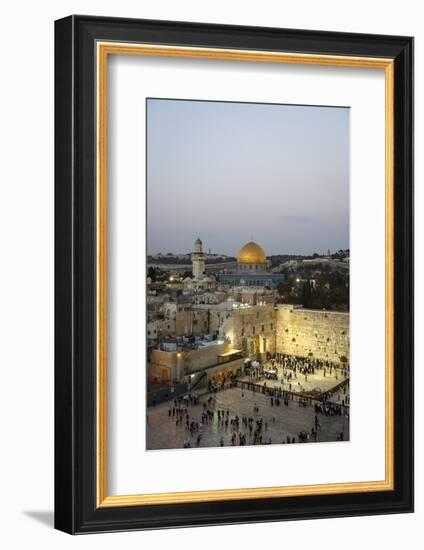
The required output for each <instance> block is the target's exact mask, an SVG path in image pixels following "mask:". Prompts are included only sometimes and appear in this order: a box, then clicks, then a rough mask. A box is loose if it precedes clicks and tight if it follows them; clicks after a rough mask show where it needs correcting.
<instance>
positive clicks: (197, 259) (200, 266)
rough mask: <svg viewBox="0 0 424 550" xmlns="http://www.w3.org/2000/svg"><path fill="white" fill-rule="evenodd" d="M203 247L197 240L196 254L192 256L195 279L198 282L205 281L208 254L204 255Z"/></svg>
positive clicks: (195, 244) (195, 245)
mask: <svg viewBox="0 0 424 550" xmlns="http://www.w3.org/2000/svg"><path fill="white" fill-rule="evenodd" d="M202 246H203V243H202V241H201V240H200V239H199V238H197V239H196V242H195V243H194V252H193V254H192V255H191V263H192V266H193V277H194V278H195V279H197V280H201V279H203V277H204V275H205V263H206V254H204V252H203V249H202Z"/></svg>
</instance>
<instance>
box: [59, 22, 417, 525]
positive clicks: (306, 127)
mask: <svg viewBox="0 0 424 550" xmlns="http://www.w3.org/2000/svg"><path fill="white" fill-rule="evenodd" d="M55 52H56V55H55V71H56V80H55V132H56V137H55V219H56V222H55V237H56V247H55V257H56V259H55V279H56V294H55V303H56V305H55V315H56V324H55V343H56V348H55V349H56V351H55V402H56V405H55V525H56V527H57V528H58V529H61V530H63V531H66V532H69V533H73V534H74V533H92V532H101V531H117V530H127V529H150V528H161V527H180V526H195V525H213V524H226V523H227V524H228V523H242V522H257V521H276V520H289V519H307V518H318V517H322V518H323V517H330V516H350V515H365V514H382V513H396V512H410V511H412V509H413V403H412V398H413V353H412V340H413V313H412V311H413V285H412V282H413V252H412V250H413V236H412V226H413V218H412V215H413V208H412V190H413V137H412V135H413V134H412V120H413V119H412V108H413V85H412V82H413V79H412V74H413V39H412V38H409V37H400V36H378V35H361V34H346V33H334V32H317V31H309V30H287V29H276V28H255V27H236V26H225V25H207V24H197V23H175V22H167V21H147V20H126V19H115V18H101V17H89V16H70V17H67V18H65V19H61V20H59V21H56V26H55Z"/></svg>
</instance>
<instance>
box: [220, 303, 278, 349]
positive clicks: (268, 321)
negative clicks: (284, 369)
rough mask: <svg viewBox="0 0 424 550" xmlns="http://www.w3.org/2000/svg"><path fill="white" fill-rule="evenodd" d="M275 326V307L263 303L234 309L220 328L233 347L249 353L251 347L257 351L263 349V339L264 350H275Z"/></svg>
mask: <svg viewBox="0 0 424 550" xmlns="http://www.w3.org/2000/svg"><path fill="white" fill-rule="evenodd" d="M275 328H276V318H275V308H274V306H273V305H270V304H264V305H260V306H251V307H241V308H239V309H234V310H233V311H232V314H231V317H229V318H228V320H227V321H226V322H225V323H224V325H223V329H222V330H223V333H224V336H225V337H226V338H229V340H230V341H231V344H232V347H233V348H234V349H240V350H243V352H245V353H247V354H251V353H252V351H253V349H255V351H257V352H259V353H262V352H263V351H264V349H263V345H264V339H265V342H266V351H267V352H269V353H274V352H275Z"/></svg>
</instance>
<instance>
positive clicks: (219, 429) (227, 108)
mask: <svg viewBox="0 0 424 550" xmlns="http://www.w3.org/2000/svg"><path fill="white" fill-rule="evenodd" d="M145 131H146V152H145V154H146V182H147V190H146V197H147V216H146V220H147V222H146V224H147V227H146V240H147V242H146V249H147V258H146V262H147V263H146V357H147V360H146V366H145V367H144V365H140V368H146V372H145V376H146V391H147V395H146V411H145V414H146V417H145V422H146V442H145V445H146V450H148V451H152V450H165V449H168V450H169V449H187V448H191V449H193V448H196V449H197V448H205V447H228V446H232V447H241V446H252V445H287V444H290V445H292V444H299V443H321V442H326V443H328V442H337V444H341V443H343V442H347V441H349V439H350V433H349V423H350V399H351V395H350V375H351V367H350V356H349V347H350V332H349V295H350V284H349V273H350V263H349V260H350V244H349V234H350V231H349V220H350V216H349V208H350V205H349V196H350V109H349V107H346V106H320V105H288V104H269V103H242V102H233V101H213V100H210V101H209V100H196V99H172V98H169V99H168V98H147V99H146V130H145ZM140 154H144V151H142V152H140ZM140 185H143V182H140ZM353 375H354V374H353Z"/></svg>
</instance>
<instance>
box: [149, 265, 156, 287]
mask: <svg viewBox="0 0 424 550" xmlns="http://www.w3.org/2000/svg"><path fill="white" fill-rule="evenodd" d="M157 273H158V272H157V269H155V268H154V267H152V266H150V267H149V269H148V270H147V276H148V277H149V278H150V280H151V281H152V283H155V282H156V279H157Z"/></svg>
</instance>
